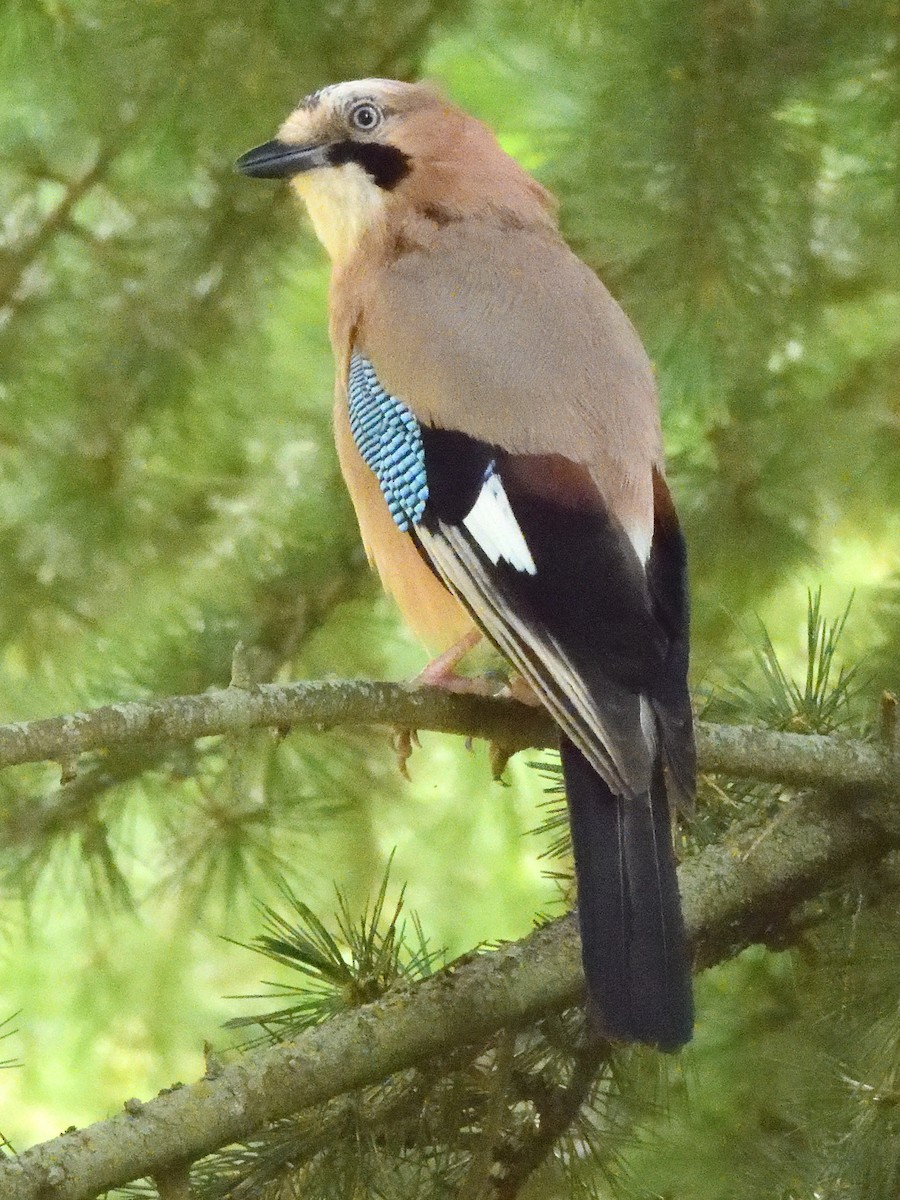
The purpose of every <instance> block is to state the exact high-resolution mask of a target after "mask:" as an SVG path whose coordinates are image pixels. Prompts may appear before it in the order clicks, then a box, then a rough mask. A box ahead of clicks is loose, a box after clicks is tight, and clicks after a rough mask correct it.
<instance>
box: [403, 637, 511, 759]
mask: <svg viewBox="0 0 900 1200" xmlns="http://www.w3.org/2000/svg"><path fill="white" fill-rule="evenodd" d="M481 638H482V634H481V631H480V630H478V629H470V630H469V632H468V633H467V634H466V635H465V636H464V637H461V638H460V639H459V641H458V642H456V643H454V645H452V646H451V647H450V648H449V649H448V650H445V651H444V652H443V654H439V655H438V656H437V658H433V659H432V660H431V662H430V663H429V664H428V665H427V666H426V667H424V668H423V669H422V670H421V671H420V672H419V673H418V675H416V676H414V678H413V680H412V682H413V683H414V684H416V683H423V684H426V685H427V686H428V687H438V688H442V689H443V690H444V691H446V692H456V693H457V694H468V695H474V696H493V695H494V694H495V693H496V691H497V681H496V680H495V679H490V678H487V677H485V676H474V677H471V678H470V677H468V676H466V675H457V674H456V668H457V667H458V666H459V664H460V662H461V661H462V659H463V658H465V656H466V655H467V654H468V653H469V651H470V650H473V649H474V648H475V647H476V646H477V645H478V643H479V642H480V641H481ZM418 745H419V735H418V732H417V731H416V730H415V729H403V728H401V727H399V726H397V727H395V729H394V733H393V747H394V753H395V754H396V756H397V766H398V767H399V769H400V774H401V775H402V776H403V778H404V779H409V768H408V766H407V764H408V762H409V760H410V758H411V757H412V752H413V748H414V747H415V746H418Z"/></svg>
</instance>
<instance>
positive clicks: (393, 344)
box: [237, 79, 695, 1050]
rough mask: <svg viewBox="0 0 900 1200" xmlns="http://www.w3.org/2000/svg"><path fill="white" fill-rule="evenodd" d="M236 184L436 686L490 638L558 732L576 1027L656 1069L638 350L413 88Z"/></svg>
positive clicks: (258, 164)
mask: <svg viewBox="0 0 900 1200" xmlns="http://www.w3.org/2000/svg"><path fill="white" fill-rule="evenodd" d="M237 166H238V168H239V170H241V171H242V172H244V173H245V174H247V175H252V176H255V177H261V178H288V179H290V180H291V182H292V183H293V186H294V188H295V189H296V191H297V192H298V193H299V194H300V196H301V197H302V198H303V200H304V201H305V202H306V205H307V208H308V210H309V214H310V217H311V218H312V223H313V226H314V228H315V231H316V233H317V235H318V237H319V238H320V240H321V241H322V242H323V243H324V245H325V248H326V249H327V251H328V253H329V255H330V257H331V260H332V265H333V269H332V279H331V294H330V333H331V341H332V345H333V348H334V355H335V359H336V364H337V389H336V404H335V410H334V424H335V436H336V440H337V450H338V456H339V459H340V464H341V469H342V471H343V474H344V478H345V480H346V482H347V486H348V488H349V491H350V495H351V497H352V500H353V504H354V507H355V510H356V515H357V519H358V521H359V527H360V531H361V533H362V537H363V541H364V543H365V546H366V550H367V552H368V555H369V558H370V561H371V562H372V563H373V564H374V566H375V567H376V568H377V570H378V572H379V574H380V576H381V580H382V583H383V585H384V587H385V588H386V589H387V591H388V592H389V593H391V594H392V595H393V596H394V598H395V599H396V601H397V603H398V604H399V606H400V609H401V611H402V612H403V614H404V616H405V618H406V620H407V621H408V623H409V625H410V626H411V628H412V629H413V630H414V631H415V632H416V633H417V634H418V635H419V636H420V637H421V639H422V640H423V641H424V642H425V643H426V645H428V646H429V647H431V649H432V650H443V651H445V652H447V651H449V653H448V654H445V655H444V657H443V660H442V661H444V662H445V663H446V662H452V661H453V659H454V657H458V656H459V655H460V654H461V653H462V651H463V650H464V649H466V648H467V647H469V646H471V645H472V643H473V641H474V640H475V636H476V635H475V631H476V630H479V631H481V632H482V633H483V634H485V635H486V636H487V638H488V639H489V640H490V641H491V642H492V643H494V645H495V646H496V647H498V648H499V650H500V651H502V653H503V654H504V655H505V656H506V657H507V658H508V659H509V661H510V663H511V664H512V665H513V667H514V668H515V669H516V670H517V671H518V672H519V673H520V674H521V676H522V677H524V679H525V680H526V681H527V682H528V684H530V685H531V688H532V689H533V690H534V692H535V693H536V695H537V697H538V698H539V699H540V701H541V702H542V703H543V704H544V705H546V707H547V708H548V709H549V711H550V713H551V714H552V715H553V717H554V718H555V720H556V721H557V723H558V725H559V729H560V749H561V755H562V767H563V773H564V778H565V784H566V793H567V799H568V806H569V817H570V823H571V830H572V845H573V850H574V859H575V872H576V881H577V888H578V912H579V921H580V928H581V939H582V958H583V962H584V970H585V976H586V980H587V989H588V1000H589V1009H590V1010H591V1011H592V1012H593V1015H594V1018H595V1021H596V1023H597V1025H598V1027H599V1029H600V1031H601V1032H602V1033H603V1034H605V1035H606V1036H607V1037H609V1038H612V1039H618V1040H623V1041H638V1042H647V1043H650V1044H652V1045H656V1046H658V1047H660V1048H661V1049H663V1050H673V1049H676V1048H677V1047H679V1046H681V1045H682V1044H683V1043H685V1042H686V1041H688V1040H689V1039H690V1037H691V1031H692V1025H693V1008H692V998H691V979H690V966H689V958H688V950H687V944H686V939H685V931H684V923H683V919H682V915H681V905H680V901H679V895H678V884H677V879H676V874H675V856H674V849H673V842H672V829H671V818H670V811H669V799H670V798H671V799H672V800H673V801H675V802H679V801H682V802H684V801H689V799H690V797H691V796H692V794H693V790H694V776H695V751H694V740H693V726H692V718H691V706H690V700H689V697H688V690H687V683H686V675H687V665H688V602H687V593H686V583H685V549H684V541H683V538H682V535H681V532H680V529H679V525H678V520H677V517H676V514H675V509H674V507H673V504H672V501H671V499H670V496H669V492H668V489H667V487H666V483H665V478H664V467H663V449H662V437H661V432H660V423H659V411H658V404H657V397H656V388H655V386H654V378H653V370H652V367H651V365H650V362H649V360H648V358H647V355H646V353H645V352H644V349H643V347H642V346H641V342H640V340H639V338H638V336H637V334H636V333H635V331H634V329H633V327H632V325H631V324H630V323H629V321H628V318H627V317H626V316H625V314H624V313H623V312H622V310H621V308H619V306H618V304H617V303H616V302H615V300H614V299H613V298H612V296H611V295H610V294H609V292H608V291H607V290H606V288H605V287H604V286H603V284H602V283H601V282H600V280H599V279H598V278H597V276H596V275H595V274H594V273H593V272H592V271H591V270H590V269H589V268H588V267H587V266H585V264H584V263H582V262H581V261H580V260H579V259H578V258H577V257H576V256H575V255H574V254H573V253H572V251H571V250H570V249H569V248H568V246H567V245H566V243H565V242H564V241H563V239H562V237H561V235H560V233H559V231H558V229H557V224H556V220H555V214H554V202H553V200H552V198H551V197H550V195H549V194H548V193H547V192H546V191H545V189H544V188H543V187H542V186H541V185H540V184H539V183H537V182H536V181H535V180H534V179H532V178H531V176H529V175H528V174H527V173H526V172H525V171H524V170H523V169H522V168H521V167H520V166H519V165H518V164H517V163H516V162H515V161H514V160H513V159H512V158H510V157H509V156H508V155H507V154H506V153H504V151H503V150H502V149H501V148H500V146H499V144H498V143H497V141H496V139H495V138H494V136H493V134H492V133H491V132H490V131H489V130H488V129H487V127H486V126H484V125H483V124H482V123H481V122H480V121H477V120H475V119H474V118H473V117H471V116H469V115H468V114H466V113H464V112H462V111H461V110H460V109H458V108H456V107H454V106H453V105H451V104H449V103H448V102H447V101H446V100H444V99H443V98H442V97H441V96H440V95H439V94H438V93H437V92H436V91H434V90H433V89H432V88H431V87H429V86H426V85H423V84H409V83H399V82H397V81H394V80H387V79H363V80H358V81H355V82H349V83H339V84H335V85H333V86H331V87H326V88H323V89H322V90H321V91H318V92H315V93H313V94H312V95H310V96H307V97H306V99H305V100H303V101H302V102H301V103H300V105H299V107H298V108H297V109H296V111H295V112H293V113H292V114H291V115H290V116H289V117H288V118H287V120H286V121H285V122H284V124H283V125H282V126H281V128H280V129H279V131H278V136H277V138H275V139H274V140H273V141H269V142H266V143H265V144H263V145H261V146H258V147H256V148H255V149H253V150H250V151H249V152H248V153H246V154H244V155H243V156H242V157H241V158H240V159H239V160H238V164H237ZM454 647H459V649H458V650H456V651H454V649H453V648H454Z"/></svg>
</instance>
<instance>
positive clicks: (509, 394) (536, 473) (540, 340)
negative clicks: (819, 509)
mask: <svg viewBox="0 0 900 1200" xmlns="http://www.w3.org/2000/svg"><path fill="white" fill-rule="evenodd" d="M507 232H508V231H507ZM502 235H503V230H502V228H500V227H499V226H498V225H497V224H496V223H494V224H492V223H489V222H485V223H483V224H482V225H480V224H479V223H475V222H466V223H465V224H464V225H463V224H460V225H459V226H453V225H450V226H447V227H444V228H442V229H441V230H440V231H439V235H438V236H439V237H440V239H441V244H440V245H439V247H437V248H435V247H430V248H429V250H428V252H421V251H416V250H413V251H410V252H408V253H406V254H404V255H401V256H400V257H398V258H397V259H396V260H395V261H394V262H393V263H392V264H390V265H389V266H387V267H385V268H384V269H383V270H381V271H379V272H378V273H377V276H376V280H377V286H375V287H373V288H372V289H371V290H370V291H369V293H368V294H367V295H365V296H364V301H363V304H362V306H361V309H360V317H359V321H358V323H357V330H356V337H355V343H354V354H353V356H352V359H351V361H350V365H349V378H348V396H349V402H350V423H351V428H352V430H353V436H354V439H355V441H356V443H357V446H358V447H359V449H360V452H361V454H362V456H363V458H364V459H365V461H366V462H367V463H368V465H369V466H370V467H371V468H372V469H373V470H374V471H375V473H376V475H377V476H378V479H379V483H380V484H381V489H382V492H383V494H384V496H385V498H386V500H387V502H388V506H389V508H390V509H391V512H392V514H393V515H394V519H395V521H396V522H397V524H398V526H399V527H400V528H401V529H405V530H407V531H408V532H409V533H410V534H411V535H412V536H413V537H414V538H415V540H416V542H417V543H418V545H419V546H420V548H421V550H422V552H423V553H424V554H425V556H426V557H427V559H428V561H429V562H430V564H431V565H432V567H433V568H434V570H435V571H436V572H437V574H438V575H439V576H440V578H441V579H442V580H443V582H444V583H445V584H446V586H447V587H448V588H449V589H450V591H451V592H453V593H454V595H456V596H457V597H458V598H459V599H460V600H461V601H462V603H463V604H464V605H465V606H466V607H467V608H468V609H469V611H470V612H471V613H472V614H473V616H474V617H475V619H476V620H477V621H478V623H479V624H480V625H481V626H482V627H483V628H484V630H485V631H486V632H487V633H488V635H489V636H490V637H491V638H492V640H493V641H494V642H495V643H496V644H497V645H498V646H499V647H500V649H501V650H503V651H504V653H505V654H506V655H507V656H508V657H509V659H510V660H511V662H512V663H513V664H514V665H515V666H516V667H517V668H518V669H519V670H520V671H521V673H522V674H523V675H524V676H525V678H526V679H528V680H529V682H530V683H531V684H532V686H533V687H534V688H535V690H536V692H537V693H538V695H539V696H540V697H541V699H542V700H543V702H544V703H545V704H546V706H547V708H548V709H549V710H550V711H551V712H552V713H553V715H554V717H555V718H556V720H557V721H558V722H559V724H560V725H561V727H562V728H563V729H564V730H565V732H566V733H567V734H568V735H569V737H570V738H571V739H572V741H573V742H574V743H575V744H576V745H577V746H578V747H579V748H580V749H581V750H582V752H583V753H584V754H585V755H586V757H587V758H588V760H589V761H590V762H591V763H592V765H593V766H594V767H595V769H596V770H597V771H598V772H599V773H600V775H601V776H602V777H603V778H604V779H605V780H606V781H607V783H608V784H609V786H610V787H611V788H613V789H614V790H615V791H616V792H617V793H618V794H621V795H638V794H642V793H645V792H646V791H647V790H648V788H649V786H650V780H651V775H652V770H653V763H654V760H655V758H656V757H657V732H658V730H657V720H656V718H657V717H660V713H663V714H665V713H666V712H667V711H668V710H669V709H671V710H672V713H673V714H674V715H673V717H672V721H673V722H674V723H675V724H679V723H680V733H679V736H677V737H676V736H674V735H673V736H672V737H671V738H667V737H666V736H665V730H664V743H666V742H667V741H671V743H672V744H671V746H668V745H665V746H664V749H665V750H666V756H667V758H668V759H669V760H670V764H671V765H672V766H673V770H674V773H675V775H676V778H677V779H679V780H683V781H684V784H685V787H687V786H689V776H690V774H691V772H692V760H691V754H692V746H687V748H685V745H681V746H679V744H678V743H679V737H680V739H681V741H682V742H684V738H685V736H686V737H687V738H688V739H689V737H690V734H689V730H690V720H689V711H688V715H687V720H686V721H685V712H684V705H685V702H686V692H685V690H684V679H683V670H684V664H685V663H686V624H687V612H686V601H685V593H684V563H683V547H682V543H681V539H680V534H679V533H678V529H677V522H675V520H674V511H673V510H672V509H671V505H670V503H669V502H668V493H667V492H666V490H665V484H664V482H663V480H662V476H661V473H660V467H659V463H660V457H661V451H660V438H659V427H658V415H657V408H656V398H655V391H654V387H653V380H652V373H651V370H650V367H649V363H648V362H647V359H646V355H645V354H644V352H643V350H642V348H641V346H640V342H639V340H638V338H637V335H636V334H635V332H634V330H633V329H632V327H631V325H630V324H629V323H628V321H627V319H626V318H625V316H624V314H623V313H622V312H621V310H620V309H619V308H618V306H617V305H616V304H615V302H614V301H613V300H612V298H611V297H610V296H609V294H608V293H607V292H606V290H605V289H604V288H603V286H602V285H601V284H600V283H599V281H598V280H597V279H596V277H595V276H594V275H593V274H592V273H591V272H590V271H589V270H588V269H587V268H586V267H584V266H583V264H581V263H580V262H579V261H578V260H577V259H576V258H575V257H574V256H573V255H572V254H571V252H570V251H569V250H568V249H567V248H566V247H565V246H564V244H563V243H562V242H561V241H559V240H557V239H556V238H555V236H552V235H550V234H548V233H547V232H544V231H539V230H536V231H535V232H534V234H533V235H531V236H529V235H528V231H523V230H517V231H516V233H515V235H514V236H506V237H504V236H502ZM436 249H437V251H438V252H435V251H436ZM679 676H680V677H679ZM654 714H656V716H654ZM660 719H661V723H662V724H663V725H665V721H664V720H663V719H662V718H660ZM670 723H671V722H670ZM673 728H674V726H673ZM685 730H687V733H685Z"/></svg>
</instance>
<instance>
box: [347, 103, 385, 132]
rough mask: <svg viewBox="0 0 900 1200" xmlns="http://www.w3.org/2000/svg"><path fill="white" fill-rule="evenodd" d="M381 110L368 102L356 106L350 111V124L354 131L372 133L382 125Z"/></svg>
mask: <svg viewBox="0 0 900 1200" xmlns="http://www.w3.org/2000/svg"><path fill="white" fill-rule="evenodd" d="M381 115H382V114H381V109H380V108H378V106H377V105H375V104H372V103H370V102H369V101H368V100H365V101H363V103H362V104H356V105H354V107H353V108H351V109H350V124H351V125H352V126H353V128H354V129H359V130H361V131H362V132H363V133H370V132H371V131H372V130H373V129H375V128H377V127H378V126H379V125H380V124H381Z"/></svg>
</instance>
